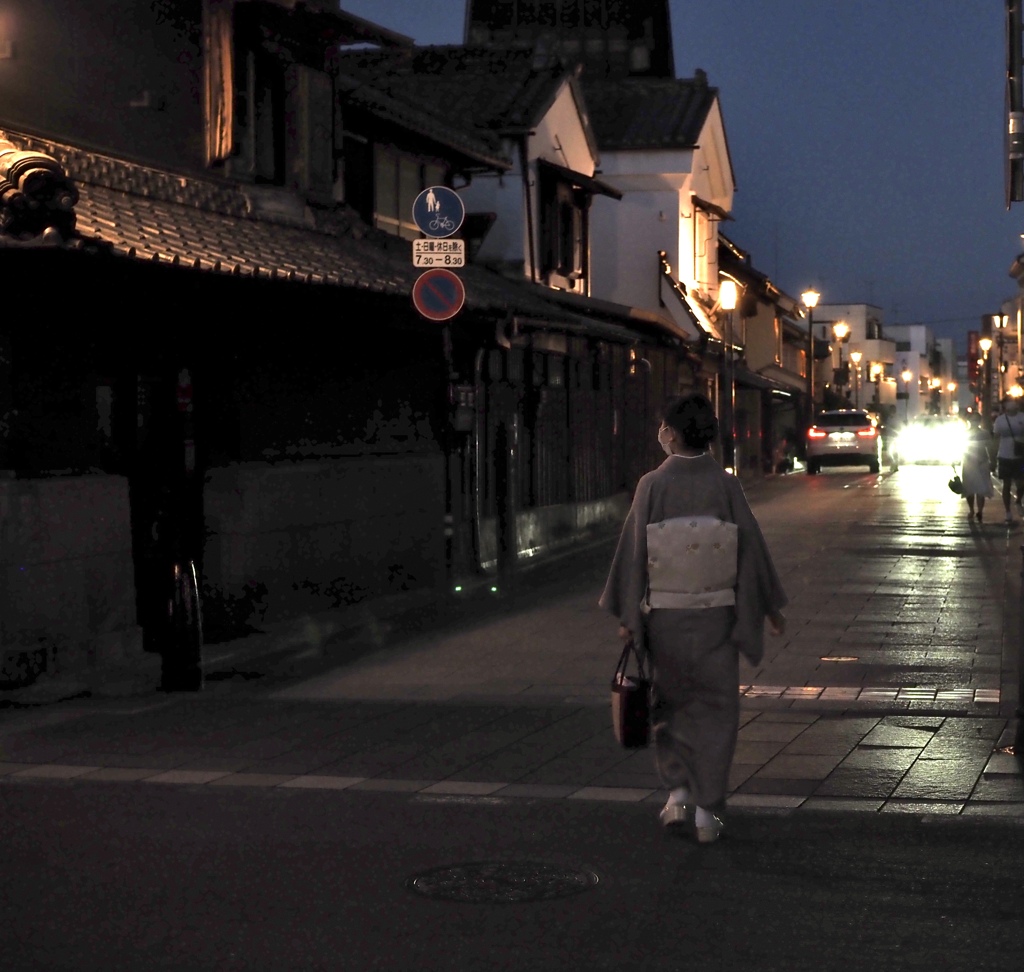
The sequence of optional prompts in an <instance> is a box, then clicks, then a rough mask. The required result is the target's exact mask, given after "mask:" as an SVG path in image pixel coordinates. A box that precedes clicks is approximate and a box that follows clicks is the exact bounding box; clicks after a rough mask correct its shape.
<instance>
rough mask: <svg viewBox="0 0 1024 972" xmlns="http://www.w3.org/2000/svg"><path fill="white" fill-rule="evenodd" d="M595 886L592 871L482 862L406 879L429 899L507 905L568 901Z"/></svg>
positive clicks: (595, 881)
mask: <svg viewBox="0 0 1024 972" xmlns="http://www.w3.org/2000/svg"><path fill="white" fill-rule="evenodd" d="M597 882H598V877H597V875H596V874H594V873H593V872H592V871H583V870H575V869H572V868H567V867H558V866H556V865H554V864H538V863H533V862H527V863H518V864H508V863H501V862H496V861H482V862H473V863H469V864H453V865H450V866H449V867H436V868H434V869H433V870H430V871H424V872H423V873H422V874H417V875H416V876H415V877H412V878H410V879H409V887H411V888H412V889H413V890H414V891H418V892H419V893H420V894H423V895H426V896H427V897H428V898H443V899H445V900H446V901H469V902H476V903H481V904H494V903H497V904H506V903H514V902H518V901H549V900H551V899H552V898H567V897H569V895H573V894H579V893H580V892H581V891H586V890H587V889H588V888H592V887H593V886H594V885H595V884H597Z"/></svg>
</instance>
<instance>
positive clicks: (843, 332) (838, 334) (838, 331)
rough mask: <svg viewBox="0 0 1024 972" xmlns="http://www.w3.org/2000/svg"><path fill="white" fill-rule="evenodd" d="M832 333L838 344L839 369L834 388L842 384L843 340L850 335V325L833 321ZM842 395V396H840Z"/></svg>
mask: <svg viewBox="0 0 1024 972" xmlns="http://www.w3.org/2000/svg"><path fill="white" fill-rule="evenodd" d="M832 333H833V335H835V339H836V344H838V345H839V370H838V371H837V372H836V376H837V377H836V390H837V393H838V389H839V386H840V385H842V384H843V342H844V341H846V339H847V338H848V337H849V336H850V325H849V324H847V323H846V321H833V323H832ZM840 397H842V396H840Z"/></svg>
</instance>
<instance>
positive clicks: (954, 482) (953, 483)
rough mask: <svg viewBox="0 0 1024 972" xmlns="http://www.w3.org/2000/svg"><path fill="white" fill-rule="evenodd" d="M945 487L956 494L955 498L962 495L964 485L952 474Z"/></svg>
mask: <svg viewBox="0 0 1024 972" xmlns="http://www.w3.org/2000/svg"><path fill="white" fill-rule="evenodd" d="M946 485H947V486H948V487H949V488H950V489H951V490H953V492H954V493H956V495H957V496H963V495H964V483H963V480H962V479H961V478H960V477H959V476H957V475H955V474H954V476H953V478H952V479H951V480H950V481H949V482H948V483H946Z"/></svg>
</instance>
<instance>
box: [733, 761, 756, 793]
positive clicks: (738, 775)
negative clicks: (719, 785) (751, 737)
mask: <svg viewBox="0 0 1024 972" xmlns="http://www.w3.org/2000/svg"><path fill="white" fill-rule="evenodd" d="M760 766H761V764H760V763H747V764H742V763H733V764H732V766H731V767H730V768H729V782H728V784H727V787H726V789H727V790H728V791H729V792H732V791H733V790H738V789H739V788H740V787H741V786H742V785H743V784H744V783H746V781H747V780H749V779H750V777H752V776H753V775H754V774H755V773H756V772H757V771H758V769H759V768H760Z"/></svg>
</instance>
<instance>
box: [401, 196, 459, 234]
mask: <svg viewBox="0 0 1024 972" xmlns="http://www.w3.org/2000/svg"><path fill="white" fill-rule="evenodd" d="M412 218H413V222H415V223H416V225H417V226H418V227H419V230H420V232H421V233H426V235H427V236H435V237H444V236H451V235H452V233H455V232H458V229H459V227H460V226H461V225H462V221H463V220H464V219H465V218H466V207H465V206H464V205H463V203H462V199H461V198H460V197H459V194H458V193H457V192H455V190H454V189H449V188H448V187H447V186H431V187H430V188H429V189H424V190H423V192H421V193H420V194H419V195H418V196H417V197H416V201H415V202H414V203H413V204H412Z"/></svg>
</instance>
